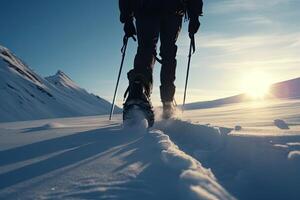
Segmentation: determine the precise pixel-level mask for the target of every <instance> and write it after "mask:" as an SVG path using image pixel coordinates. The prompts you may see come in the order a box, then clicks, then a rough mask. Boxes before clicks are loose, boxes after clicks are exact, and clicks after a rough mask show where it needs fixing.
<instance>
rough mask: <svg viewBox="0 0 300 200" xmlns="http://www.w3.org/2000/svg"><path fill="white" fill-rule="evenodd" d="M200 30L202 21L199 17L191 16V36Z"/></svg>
mask: <svg viewBox="0 0 300 200" xmlns="http://www.w3.org/2000/svg"><path fill="white" fill-rule="evenodd" d="M199 28H200V21H199V17H198V16H191V17H190V23H189V35H190V36H193V35H195V34H196V33H197V32H198V30H199Z"/></svg>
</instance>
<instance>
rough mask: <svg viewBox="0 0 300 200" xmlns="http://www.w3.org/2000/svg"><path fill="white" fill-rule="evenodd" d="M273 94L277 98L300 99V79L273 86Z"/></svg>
mask: <svg viewBox="0 0 300 200" xmlns="http://www.w3.org/2000/svg"><path fill="white" fill-rule="evenodd" d="M271 93H272V95H273V96H275V97H277V98H288V99H295V98H300V77H299V78H295V79H292V80H288V81H283V82H280V83H276V84H274V85H272V87H271Z"/></svg>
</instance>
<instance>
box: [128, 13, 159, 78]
mask: <svg viewBox="0 0 300 200" xmlns="http://www.w3.org/2000/svg"><path fill="white" fill-rule="evenodd" d="M135 18H136V28H137V38H138V49H137V54H136V56H135V60H134V71H135V72H137V73H140V74H142V75H143V76H144V77H145V78H146V79H147V80H149V81H150V83H151V84H152V81H153V77H152V74H153V67H154V64H155V55H156V46H157V42H158V38H159V31H160V17H159V16H157V15H154V14H153V15H152V14H142V13H141V14H138V15H137V16H135Z"/></svg>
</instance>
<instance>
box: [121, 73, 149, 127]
mask: <svg viewBox="0 0 300 200" xmlns="http://www.w3.org/2000/svg"><path fill="white" fill-rule="evenodd" d="M128 80H129V86H128V88H127V90H126V92H125V95H124V99H126V101H125V103H124V104H123V121H124V124H131V125H134V124H135V123H139V122H140V121H143V119H146V120H147V126H146V127H147V128H149V127H152V126H153V124H154V112H153V106H152V104H151V100H150V95H151V89H152V83H151V81H149V80H147V79H146V78H145V77H144V76H143V75H142V74H139V73H136V72H135V71H134V70H131V71H129V72H128ZM128 122H129V123H128Z"/></svg>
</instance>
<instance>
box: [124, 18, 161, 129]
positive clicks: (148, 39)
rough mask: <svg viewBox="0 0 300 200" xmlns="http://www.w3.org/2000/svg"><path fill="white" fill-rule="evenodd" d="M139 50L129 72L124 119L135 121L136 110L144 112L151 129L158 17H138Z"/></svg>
mask: <svg viewBox="0 0 300 200" xmlns="http://www.w3.org/2000/svg"><path fill="white" fill-rule="evenodd" d="M135 17H136V28H137V37H138V50H137V54H136V56H135V60H134V68H133V69H132V70H130V71H129V72H128V74H127V75H128V80H129V87H128V90H127V92H126V93H125V96H127V94H128V96H127V99H126V101H125V103H124V107H123V119H124V120H129V121H130V119H134V118H135V117H134V116H135V115H134V109H136V107H138V108H139V109H140V111H142V112H143V114H144V116H145V117H146V119H147V121H148V126H149V127H151V126H152V125H153V123H154V112H153V107H152V104H151V101H150V95H151V90H152V81H153V78H152V73H153V66H154V63H155V56H154V55H155V53H156V44H157V41H158V37H159V28H160V26H159V24H160V23H159V18H158V17H157V16H156V15H150V14H140V15H136V16H135Z"/></svg>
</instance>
